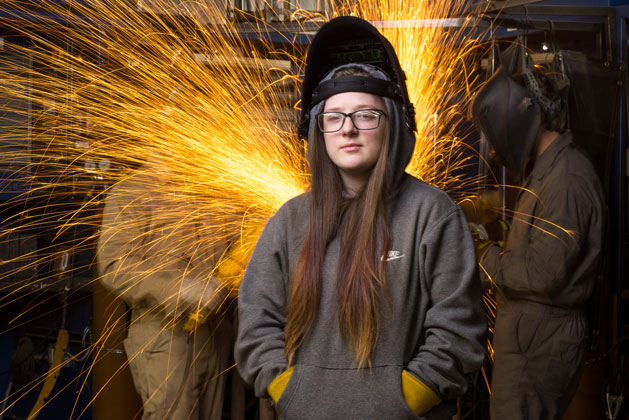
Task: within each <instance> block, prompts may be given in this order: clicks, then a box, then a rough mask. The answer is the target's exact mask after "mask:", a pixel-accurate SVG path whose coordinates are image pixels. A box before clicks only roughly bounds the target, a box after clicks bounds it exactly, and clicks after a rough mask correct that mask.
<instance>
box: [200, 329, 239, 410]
mask: <svg viewBox="0 0 629 420" xmlns="http://www.w3.org/2000/svg"><path fill="white" fill-rule="evenodd" d="M209 332H210V339H209V340H208V344H209V345H208V346H207V348H206V349H204V350H203V352H204V353H205V354H207V355H208V358H207V364H206V366H207V367H206V369H205V372H204V373H205V374H204V375H203V377H200V378H199V382H200V384H202V385H201V386H202V387H203V388H202V389H201V396H200V402H201V411H200V412H201V418H202V419H204V420H220V419H221V417H222V413H223V400H224V396H225V384H226V381H227V375H228V374H229V371H228V369H229V366H230V361H231V354H232V347H233V334H232V326H231V323H230V322H229V321H228V320H227V319H223V320H220V321H219V325H216V326H212V325H210V326H209Z"/></svg>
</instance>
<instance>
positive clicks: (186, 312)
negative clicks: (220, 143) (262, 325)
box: [97, 153, 232, 420]
mask: <svg viewBox="0 0 629 420" xmlns="http://www.w3.org/2000/svg"><path fill="white" fill-rule="evenodd" d="M211 217H212V216H211V215H204V214H203V213H202V211H201V210H200V206H199V204H198V202H196V201H195V199H194V198H193V197H192V196H191V195H190V194H188V193H186V192H185V188H183V185H181V183H180V182H178V181H177V179H176V177H173V173H172V172H171V171H170V169H169V165H168V159H165V158H164V157H163V156H160V154H159V153H153V154H152V155H151V156H150V157H149V159H148V161H147V162H146V163H145V164H144V165H143V166H142V167H141V168H140V169H139V170H138V171H137V172H136V173H135V174H134V175H132V176H131V177H129V178H127V179H125V180H123V181H121V182H119V183H118V184H117V185H115V186H114V187H113V188H111V189H110V191H108V196H107V198H106V200H105V208H104V214H103V222H102V228H101V235H100V238H99V243H98V250H97V258H98V268H99V271H100V274H101V282H102V284H103V285H104V286H105V287H106V288H108V289H109V290H111V291H112V292H113V293H115V294H116V295H118V296H120V297H121V298H122V299H123V300H124V301H125V302H126V303H127V304H128V305H129V306H130V307H131V324H130V327H129V332H128V337H127V339H126V340H125V342H124V348H125V351H126V353H127V357H128V359H129V366H130V369H131V374H132V376H133V381H134V384H135V387H136V390H137V391H138V393H139V394H140V396H141V398H142V401H143V403H144V405H143V409H144V414H143V417H142V419H144V420H153V419H160V420H161V419H172V420H178V419H192V420H195V419H203V420H207V419H211V420H219V419H220V418H221V416H222V407H223V397H224V388H225V380H226V375H225V371H226V370H227V369H228V366H229V362H230V356H231V345H232V326H231V323H230V321H229V320H228V318H227V317H225V316H224V314H222V313H220V307H221V304H222V303H223V302H224V300H225V298H226V295H227V290H226V288H225V287H224V285H223V284H222V282H219V281H218V280H217V279H216V277H215V276H214V275H213V274H214V273H215V270H214V267H215V266H216V262H217V260H218V259H219V258H220V257H221V255H222V254H223V253H224V250H225V246H224V245H223V244H222V243H215V242H213V241H212V240H211V237H212V236H211V235H212V229H214V228H215V227H216V226H217V221H216V220H211Z"/></svg>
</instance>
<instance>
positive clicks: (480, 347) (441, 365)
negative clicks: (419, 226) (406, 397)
mask: <svg viewBox="0 0 629 420" xmlns="http://www.w3.org/2000/svg"><path fill="white" fill-rule="evenodd" d="M419 253H420V255H419V264H421V265H423V267H422V268H421V276H422V277H423V279H422V281H424V282H425V283H426V290H427V291H428V293H429V294H430V302H431V305H430V307H429V308H428V309H427V311H426V315H425V321H424V337H423V340H422V342H421V343H420V345H419V348H418V350H417V354H416V356H415V357H414V358H413V359H412V360H411V361H410V362H409V364H408V366H407V369H408V371H409V372H411V373H412V374H413V375H415V376H416V377H417V378H419V379H420V380H421V381H422V382H424V383H425V384H426V385H428V386H429V387H430V388H431V389H432V390H434V391H435V392H436V393H437V394H438V395H439V396H440V397H441V399H452V398H455V397H458V396H460V395H462V394H463V393H464V392H465V390H466V384H467V380H466V377H465V376H466V374H468V373H471V372H474V371H476V370H477V369H479V368H480V367H481V366H482V364H483V362H484V361H485V355H486V334H487V321H486V318H485V315H484V310H483V307H482V298H481V285H480V280H479V277H478V268H477V262H476V253H475V249H474V243H473V241H472V238H471V235H470V232H469V229H468V227H467V223H466V222H465V217H464V216H463V213H462V212H461V211H460V210H459V209H458V208H456V209H455V210H454V211H450V212H449V213H448V214H446V215H444V216H443V217H442V218H441V219H439V220H438V221H437V222H436V223H434V225H433V226H432V227H431V228H429V230H428V231H427V232H425V233H424V234H423V235H422V238H421V244H420V247H419Z"/></svg>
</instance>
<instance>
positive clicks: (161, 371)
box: [125, 321, 208, 420]
mask: <svg viewBox="0 0 629 420" xmlns="http://www.w3.org/2000/svg"><path fill="white" fill-rule="evenodd" d="M207 339H208V337H207V332H203V333H201V334H199V335H198V337H197V340H198V341H204V342H205V341H207ZM125 350H126V351H127V355H128V357H129V363H130V367H131V372H132V375H133V381H134V383H135V385H136V389H137V390H138V392H139V393H140V396H141V397H142V401H143V403H144V406H143V408H144V415H143V417H142V419H143V420H153V419H160V420H161V419H164V418H165V417H166V416H167V415H169V416H170V419H171V420H180V419H181V420H183V419H191V420H196V419H198V418H199V401H198V399H199V386H198V384H197V383H196V378H197V376H195V375H194V374H191V373H193V372H194V371H199V370H200V368H199V367H197V366H195V364H196V363H197V362H198V361H197V360H196V357H195V354H194V351H193V350H194V349H193V348H192V339H191V338H190V336H189V334H187V333H186V332H184V331H183V330H181V328H180V327H179V326H178V325H176V326H174V327H172V326H170V327H164V326H163V325H161V324H160V323H159V322H154V321H148V322H135V323H134V324H133V325H131V327H130V328H129V337H128V338H127V340H125ZM188 363H190V367H189V368H188V372H186V366H187V365H188ZM182 383H183V384H184V385H183V387H184V388H183V389H181V386H182Z"/></svg>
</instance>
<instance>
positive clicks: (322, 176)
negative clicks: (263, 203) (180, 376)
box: [235, 17, 487, 420]
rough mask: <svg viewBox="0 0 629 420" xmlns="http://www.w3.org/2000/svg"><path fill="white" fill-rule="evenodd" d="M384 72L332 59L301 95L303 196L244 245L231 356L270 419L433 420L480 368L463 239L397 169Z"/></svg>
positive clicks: (480, 334)
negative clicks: (271, 413)
mask: <svg viewBox="0 0 629 420" xmlns="http://www.w3.org/2000/svg"><path fill="white" fill-rule="evenodd" d="M339 19H341V20H342V21H340V22H339ZM329 25H335V27H336V28H342V29H343V31H342V33H344V34H347V33H350V34H354V33H358V32H360V30H363V32H365V33H366V34H368V35H369V34H373V33H374V31H375V29H374V28H373V27H372V26H371V25H369V24H368V23H367V22H365V21H362V20H360V19H357V18H347V17H343V18H337V19H335V20H333V21H331V22H330V23H328V24H327V25H326V26H328V27H329ZM326 26H324V27H323V28H322V29H321V31H320V32H319V34H318V35H317V37H320V36H321V34H322V33H324V32H325V28H326ZM328 32H329V31H328ZM375 33H376V34H377V31H375ZM372 37H373V36H372ZM380 38H381V39H380ZM330 39H334V37H332V38H330ZM375 39H376V40H377V41H378V42H381V43H382V42H387V41H386V39H384V38H382V37H381V36H380V35H375ZM383 40H384V41H383ZM315 41H316V38H315ZM315 45H316V43H315V42H314V41H313V44H312V45H311V50H310V51H309V59H310V58H311V57H313V56H314V57H316V54H317V51H320V50H316V51H315V50H313V48H314V46H315ZM318 45H320V43H319V44H318ZM386 47H387V48H390V44H388V45H386ZM326 50H327V48H326ZM391 51H392V48H391ZM390 59H391V58H389V61H390ZM393 59H394V60H395V62H396V63H395V64H397V57H395V56H394V55H393ZM309 63H312V60H309ZM309 65H310V64H309ZM398 66H399V65H398ZM312 74H313V72H310V75H312ZM308 75H309V72H308V71H307V73H306V78H307V79H308V77H309V76H308ZM398 76H399V75H393V76H391V74H388V73H387V72H386V71H383V70H382V69H380V68H378V67H376V66H373V65H369V64H361V63H353V64H344V65H341V66H338V67H336V68H334V69H333V70H332V71H330V72H328V73H327V75H325V77H323V78H322V79H321V80H320V82H319V81H317V82H319V83H316V84H315V85H316V86H317V87H316V88H315V89H313V90H312V93H309V92H308V89H307V88H304V91H303V95H307V97H305V98H304V97H302V106H305V107H306V109H307V112H308V114H309V115H308V116H309V118H307V121H308V122H309V123H308V162H309V165H310V170H311V185H310V191H308V192H307V193H305V194H304V195H301V196H299V197H296V198H294V199H292V200H290V201H288V202H287V203H286V204H284V205H283V206H282V208H281V209H280V210H279V211H278V212H277V213H276V214H275V215H274V216H273V217H272V218H271V219H270V220H269V222H268V224H267V226H266V227H265V229H264V231H263V233H262V235H261V237H260V239H259V241H258V244H257V246H256V249H255V251H254V253H253V256H252V257H251V260H250V262H249V265H248V267H247V271H246V274H245V276H244V278H243V281H242V285H241V288H240V296H239V331H238V339H237V343H236V348H235V355H236V361H237V363H238V368H239V371H240V373H241V374H242V376H243V378H244V379H245V381H247V382H249V383H250V384H252V385H253V386H254V387H255V390H256V394H257V395H258V396H260V397H267V396H270V397H271V398H273V400H274V401H275V402H276V409H277V411H278V414H279V417H280V419H282V418H284V419H374V420H376V419H378V420H382V419H416V418H418V416H424V417H421V418H427V419H446V418H448V419H449V418H451V416H452V414H453V413H454V411H455V407H456V397H458V396H461V395H462V394H463V393H464V392H465V389H466V384H467V380H466V374H467V373H470V372H473V371H474V370H476V369H478V368H479V367H480V366H481V364H482V363H483V361H484V357H485V350H484V343H485V333H486V329H487V326H486V322H485V320H484V314H483V309H482V306H481V295H480V282H479V280H478V273H477V268H476V267H477V264H476V257H475V251H474V245H473V242H472V239H471V237H470V233H469V231H468V228H467V223H466V221H465V218H464V216H463V214H462V212H461V211H460V209H459V208H458V207H457V206H456V205H455V204H453V203H452V201H451V200H450V199H449V198H448V197H447V195H446V194H445V193H443V192H442V191H440V190H438V189H437V188H434V187H432V186H430V185H427V184H425V183H423V182H421V181H419V180H417V179H415V178H412V177H411V176H409V175H408V174H406V173H405V172H404V169H405V167H406V165H407V164H408V162H409V160H410V158H411V155H412V151H413V145H414V141H415V139H414V134H413V132H412V130H411V125H410V124H408V115H409V112H408V109H407V108H408V104H405V103H404V101H403V100H401V98H402V96H403V95H402V96H401V95H400V90H401V89H404V94H405V93H406V86H405V84H404V83H403V82H402V83H401V84H400V79H401V78H400V77H398ZM311 82H312V81H311V80H307V81H305V82H304V86H305V87H306V86H308V84H309V83H310V84H312V83H311ZM304 99H305V100H304ZM411 115H412V113H411ZM405 118H406V119H405Z"/></svg>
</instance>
